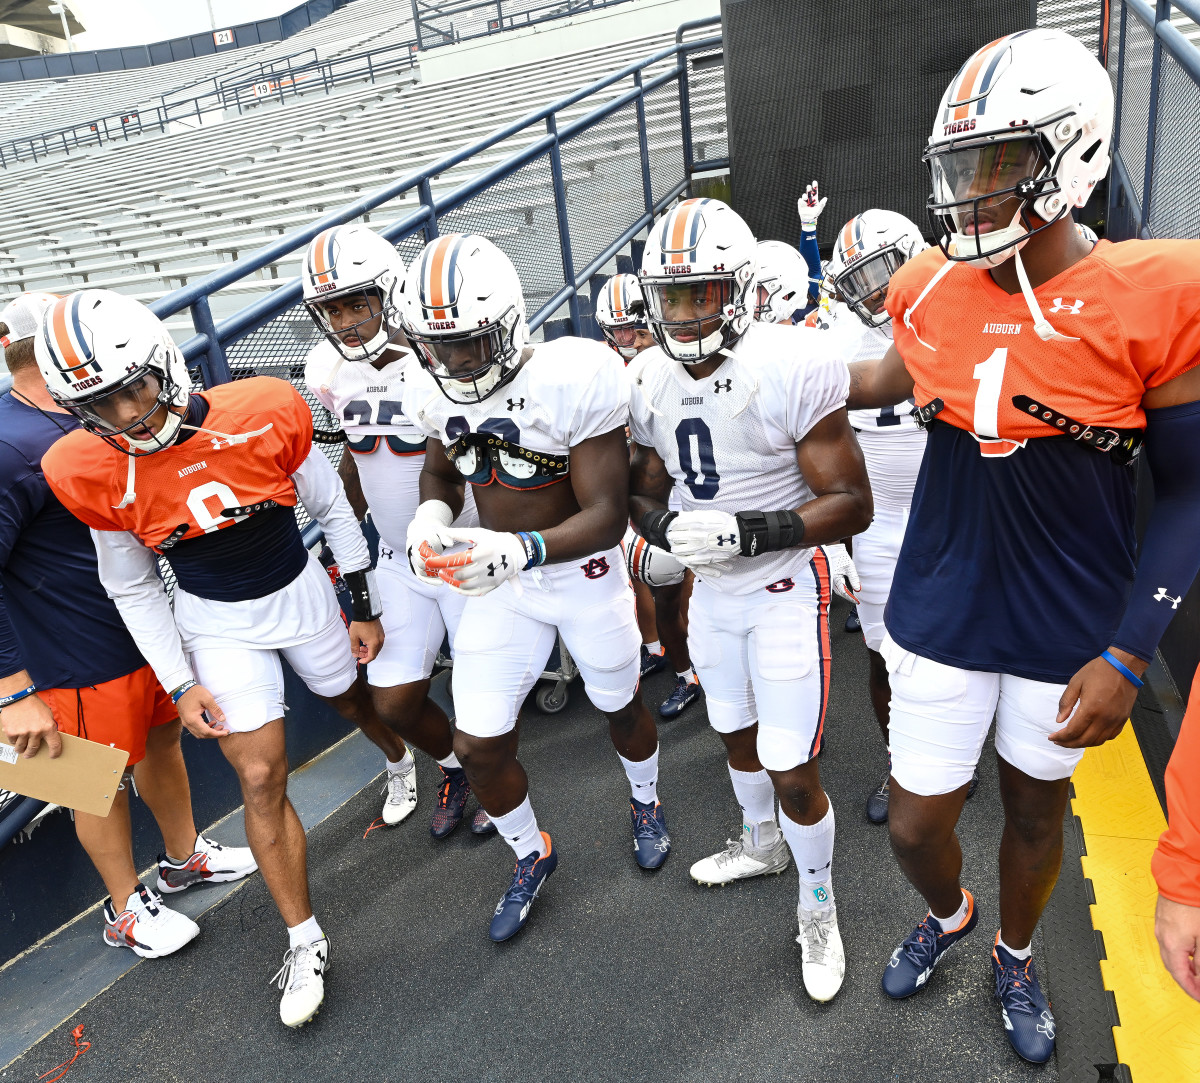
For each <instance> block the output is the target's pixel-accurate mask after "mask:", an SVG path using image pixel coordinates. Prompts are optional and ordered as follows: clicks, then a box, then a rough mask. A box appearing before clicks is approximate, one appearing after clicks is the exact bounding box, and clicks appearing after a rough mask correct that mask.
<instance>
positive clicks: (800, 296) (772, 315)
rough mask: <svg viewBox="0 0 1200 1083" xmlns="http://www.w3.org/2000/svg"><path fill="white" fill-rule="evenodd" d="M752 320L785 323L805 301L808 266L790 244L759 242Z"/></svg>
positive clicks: (801, 307)
mask: <svg viewBox="0 0 1200 1083" xmlns="http://www.w3.org/2000/svg"><path fill="white" fill-rule="evenodd" d="M757 265H758V272H757V277H756V285H755V289H756V299H755V304H754V318H755V319H756V320H757V321H758V322H759V323H787V322H788V321H789V320H791V318H792V317H793V316H795V314H796V313H797V312H798V311H800V310H802V309H803V308H804V307H805V305H806V303H807V301H808V264H807V263H805V262H804V257H803V256H801V255H800V253H799V252H798V251H797V250H796V249H795V248H793V247H792V246H791V245H790V244H786V243H785V242H783V241H759V242H758V259H757Z"/></svg>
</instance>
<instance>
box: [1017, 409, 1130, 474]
mask: <svg viewBox="0 0 1200 1083" xmlns="http://www.w3.org/2000/svg"><path fill="white" fill-rule="evenodd" d="M1012 404H1013V405H1014V406H1015V407H1016V408H1017V409H1018V410H1020V411H1021V412H1022V413H1024V414H1030V415H1031V416H1033V417H1036V418H1037V419H1038V420H1039V421H1042V422H1044V423H1045V424H1047V425H1049V426H1050V427H1051V428H1052V429H1056V430H1057V431H1058V432H1060V433H1061V434H1062V435H1063V436H1069V437H1070V438H1071V439H1072V440H1077V441H1078V442H1079V443H1081V444H1086V445H1087V446H1088V447H1090V448H1094V449H1095V450H1096V451H1103V452H1104V453H1105V454H1107V455H1111V456H1112V457H1113V459H1114V460H1115V461H1116V462H1118V463H1120V464H1121V465H1122V466H1124V465H1125V464H1127V463H1131V462H1133V459H1134V457H1135V456H1136V455H1137V452H1138V449H1139V448H1140V447H1141V446H1142V439H1143V432H1142V430H1141V429H1117V428H1112V427H1111V426H1100V425H1087V424H1085V423H1084V422H1082V421H1076V420H1075V419H1074V418H1071V417H1068V416H1067V415H1066V414H1060V413H1059V412H1058V411H1057V410H1055V409H1054V408H1053V407H1050V406H1046V405H1044V404H1043V403H1040V402H1035V401H1034V400H1033V399H1031V398H1030V397H1029V396H1028V395H1014V396H1013V399H1012Z"/></svg>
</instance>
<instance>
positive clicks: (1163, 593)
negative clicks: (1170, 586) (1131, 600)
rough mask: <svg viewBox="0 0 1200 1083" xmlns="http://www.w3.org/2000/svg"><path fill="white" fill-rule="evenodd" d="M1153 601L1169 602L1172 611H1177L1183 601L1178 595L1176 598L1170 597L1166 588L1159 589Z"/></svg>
mask: <svg viewBox="0 0 1200 1083" xmlns="http://www.w3.org/2000/svg"><path fill="white" fill-rule="evenodd" d="M1154 600H1155V601H1156V602H1170V603H1171V608H1172V609H1178V608H1179V603H1180V602H1182V601H1183V596H1182V595H1180V596H1179V597H1178V598H1175V597H1172V596H1171V595H1170V594H1168V593H1167V588H1166V587H1159V588H1158V593H1157V594H1155V595H1154Z"/></svg>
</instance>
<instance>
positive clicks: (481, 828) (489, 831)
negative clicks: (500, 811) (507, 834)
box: [471, 805, 496, 835]
mask: <svg viewBox="0 0 1200 1083" xmlns="http://www.w3.org/2000/svg"><path fill="white" fill-rule="evenodd" d="M495 833H496V824H495V823H494V822H493V820H492V818H491V817H490V816H489V815H488V814H487V809H485V808H484V807H483V806H482V805H481V806H480V807H479V808H477V809H476V810H475V815H474V816H473V817H472V819H471V834H472V835H494V834H495Z"/></svg>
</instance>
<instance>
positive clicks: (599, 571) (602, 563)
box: [579, 557, 608, 579]
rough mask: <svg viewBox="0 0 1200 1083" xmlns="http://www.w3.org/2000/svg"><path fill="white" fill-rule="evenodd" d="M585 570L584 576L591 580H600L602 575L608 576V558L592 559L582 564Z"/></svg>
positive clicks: (581, 566)
mask: <svg viewBox="0 0 1200 1083" xmlns="http://www.w3.org/2000/svg"><path fill="white" fill-rule="evenodd" d="M579 567H580V568H582V569H583V574H584V575H586V576H587V577H588V578H589V579H599V578H600V577H601V576H602V575H608V558H607V557H592V559H591V560H589V561H588V562H587V563H586V564H580V565H579Z"/></svg>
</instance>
